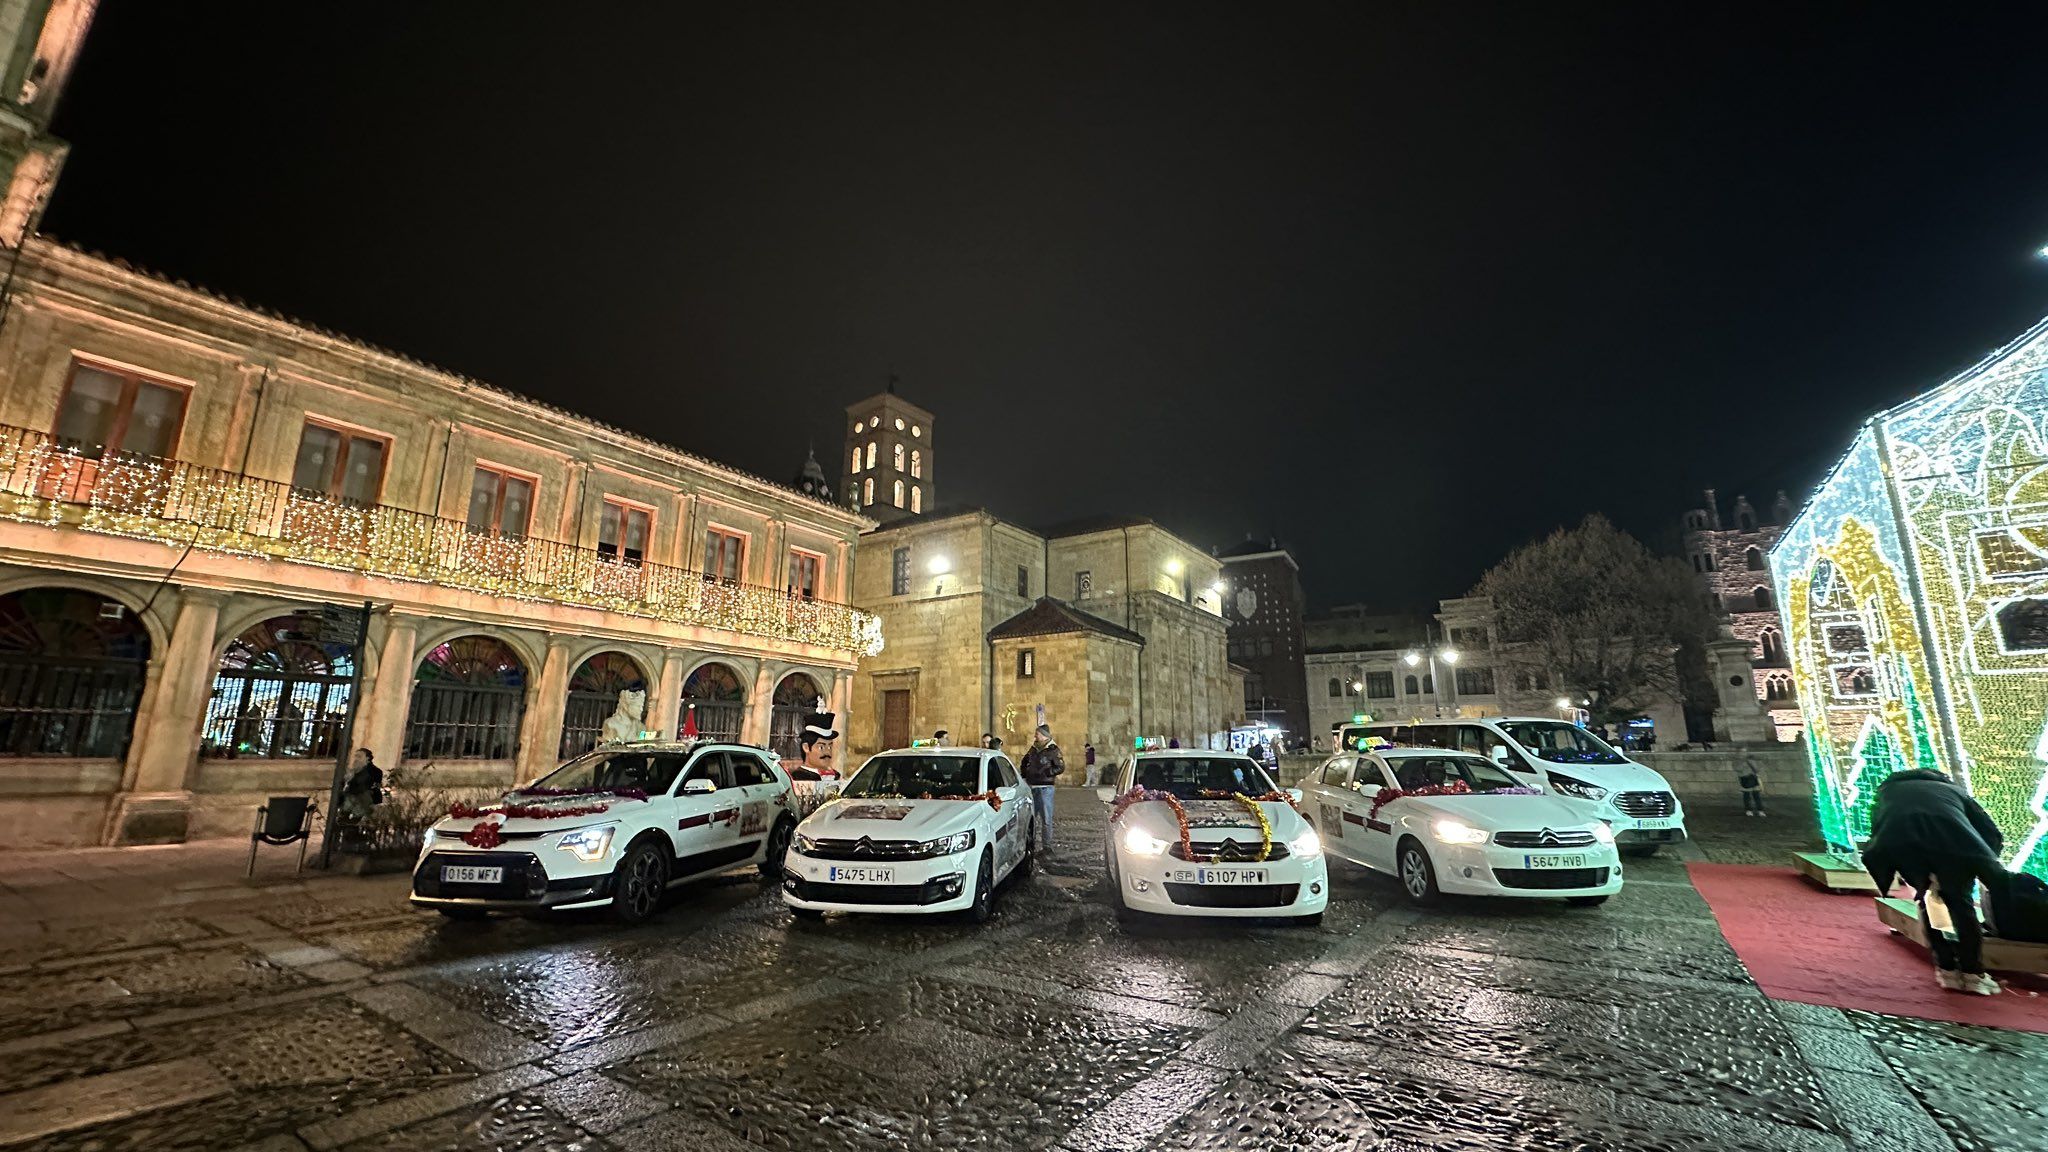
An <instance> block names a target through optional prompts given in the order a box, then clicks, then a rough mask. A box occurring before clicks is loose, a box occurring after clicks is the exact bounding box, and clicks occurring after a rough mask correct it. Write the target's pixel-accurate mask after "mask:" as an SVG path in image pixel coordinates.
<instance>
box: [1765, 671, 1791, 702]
mask: <svg viewBox="0 0 2048 1152" xmlns="http://www.w3.org/2000/svg"><path fill="white" fill-rule="evenodd" d="M1791 698H1792V678H1791V677H1790V676H1787V675H1785V674H1784V673H1783V672H1775V673H1772V674H1771V675H1769V676H1766V677H1764V699H1766V700H1790V699H1791Z"/></svg>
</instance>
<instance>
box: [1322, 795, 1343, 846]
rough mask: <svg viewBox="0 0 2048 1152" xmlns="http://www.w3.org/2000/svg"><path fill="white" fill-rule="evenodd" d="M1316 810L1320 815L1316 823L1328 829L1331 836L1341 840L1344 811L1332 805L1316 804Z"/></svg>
mask: <svg viewBox="0 0 2048 1152" xmlns="http://www.w3.org/2000/svg"><path fill="white" fill-rule="evenodd" d="M1316 808H1317V809H1318V810H1319V811H1320V812H1321V813H1322V815H1321V818H1320V819H1318V820H1317V821H1316V822H1317V823H1318V824H1321V825H1322V826H1323V827H1325V828H1328V829H1329V830H1330V835H1331V836H1333V837H1335V838H1336V839H1339V840H1342V839H1343V838H1344V810H1343V809H1342V808H1339V807H1337V806H1336V805H1334V804H1318V805H1316Z"/></svg>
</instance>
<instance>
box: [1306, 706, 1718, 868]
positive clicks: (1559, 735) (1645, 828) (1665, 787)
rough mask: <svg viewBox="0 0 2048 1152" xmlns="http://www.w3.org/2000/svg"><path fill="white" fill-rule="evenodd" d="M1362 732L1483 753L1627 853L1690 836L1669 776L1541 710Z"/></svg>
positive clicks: (1399, 743) (1407, 743)
mask: <svg viewBox="0 0 2048 1152" xmlns="http://www.w3.org/2000/svg"><path fill="white" fill-rule="evenodd" d="M1364 735H1366V736H1377V737H1380V738H1382V739H1385V740H1387V741H1389V742H1391V743H1392V744H1394V745H1395V746H1396V747H1403V748H1416V747H1420V748H1443V749H1448V750H1452V751H1460V752H1472V753H1475V754H1477V755H1480V756H1484V757H1486V758H1487V759H1488V760H1491V761H1493V762H1494V763H1495V764H1498V765H1500V766H1501V767H1502V768H1505V769H1507V770H1508V771H1509V772H1512V773H1514V774H1515V776H1516V777H1517V778H1518V779H1520V780H1521V781H1522V782H1523V783H1525V784H1527V785H1529V786H1530V787H1533V788H1541V789H1542V790H1543V791H1545V792H1548V793H1550V794H1551V795H1552V796H1555V797H1557V798H1558V799H1559V800H1562V801H1564V802H1565V803H1566V804H1567V805H1569V806H1570V807H1571V808H1572V810H1573V811H1574V812H1577V813H1579V814H1581V815H1583V816H1587V817H1590V818H1592V819H1594V820H1600V821H1604V822H1605V823H1606V824H1607V826H1608V827H1609V828H1612V829H1613V830H1614V840H1615V843H1616V844H1618V845H1620V847H1621V850H1622V851H1623V852H1624V853H1626V854H1628V855H1632V856H1649V855H1653V854H1654V853H1655V852H1656V851H1657V848H1658V846H1660V845H1663V844H1676V843H1678V842H1679V841H1681V840H1684V839H1685V807H1684V806H1683V805H1681V804H1680V803H1679V802H1678V796H1677V794H1676V793H1674V792H1672V791H1671V785H1670V784H1669V783H1668V782H1666V781H1665V779H1664V777H1662V776H1660V775H1658V774H1657V773H1656V772H1655V771H1654V770H1652V769H1650V768H1646V767H1644V766H1643V765H1641V764H1638V763H1636V762H1635V761H1633V760H1630V759H1629V758H1628V757H1627V756H1624V755H1622V754H1621V753H1620V752H1618V751H1616V750H1615V748H1614V747H1613V746H1612V745H1610V744H1608V743H1607V742H1606V741H1605V740H1602V739H1600V738H1599V737H1598V736H1595V735H1593V734H1592V733H1591V732H1588V731H1586V730H1585V729H1584V728H1581V727H1579V726H1578V725H1577V724H1570V723H1567V722H1565V721H1563V720H1556V719H1547V718H1543V717H1536V716H1503V717H1496V718H1493V719H1487V720H1416V721H1413V722H1411V723H1406V724H1402V723H1384V724H1368V725H1366V726H1365V730H1364ZM1345 751H1351V752H1356V751H1357V749H1356V748H1347V749H1345Z"/></svg>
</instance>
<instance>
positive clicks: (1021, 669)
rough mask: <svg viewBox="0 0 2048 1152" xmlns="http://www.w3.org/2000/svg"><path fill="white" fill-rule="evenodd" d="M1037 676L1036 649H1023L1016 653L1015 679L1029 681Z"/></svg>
mask: <svg viewBox="0 0 2048 1152" xmlns="http://www.w3.org/2000/svg"><path fill="white" fill-rule="evenodd" d="M1036 675H1038V649H1036V648H1025V649H1022V650H1020V651H1019V652H1018V653H1017V678H1018V679H1019V680H1029V679H1031V678H1032V677H1034V676H1036Z"/></svg>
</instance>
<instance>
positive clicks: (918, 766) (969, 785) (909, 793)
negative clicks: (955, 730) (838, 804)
mask: <svg viewBox="0 0 2048 1152" xmlns="http://www.w3.org/2000/svg"><path fill="white" fill-rule="evenodd" d="M980 792H981V760H980V758H979V757H975V756H877V757H875V758H874V759H873V760H870V761H868V762H867V764H865V765H864V766H862V768H861V770H860V771H859V772H857V773H855V774H854V777H853V779H851V780H848V781H847V782H846V787H844V788H841V789H840V790H839V794H840V795H841V796H903V797H908V798H910V799H913V800H916V799H922V798H924V797H926V796H929V797H932V798H934V799H947V798H951V799H955V800H964V799H966V798H967V797H969V796H974V795H978V794H979V793H980Z"/></svg>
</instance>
